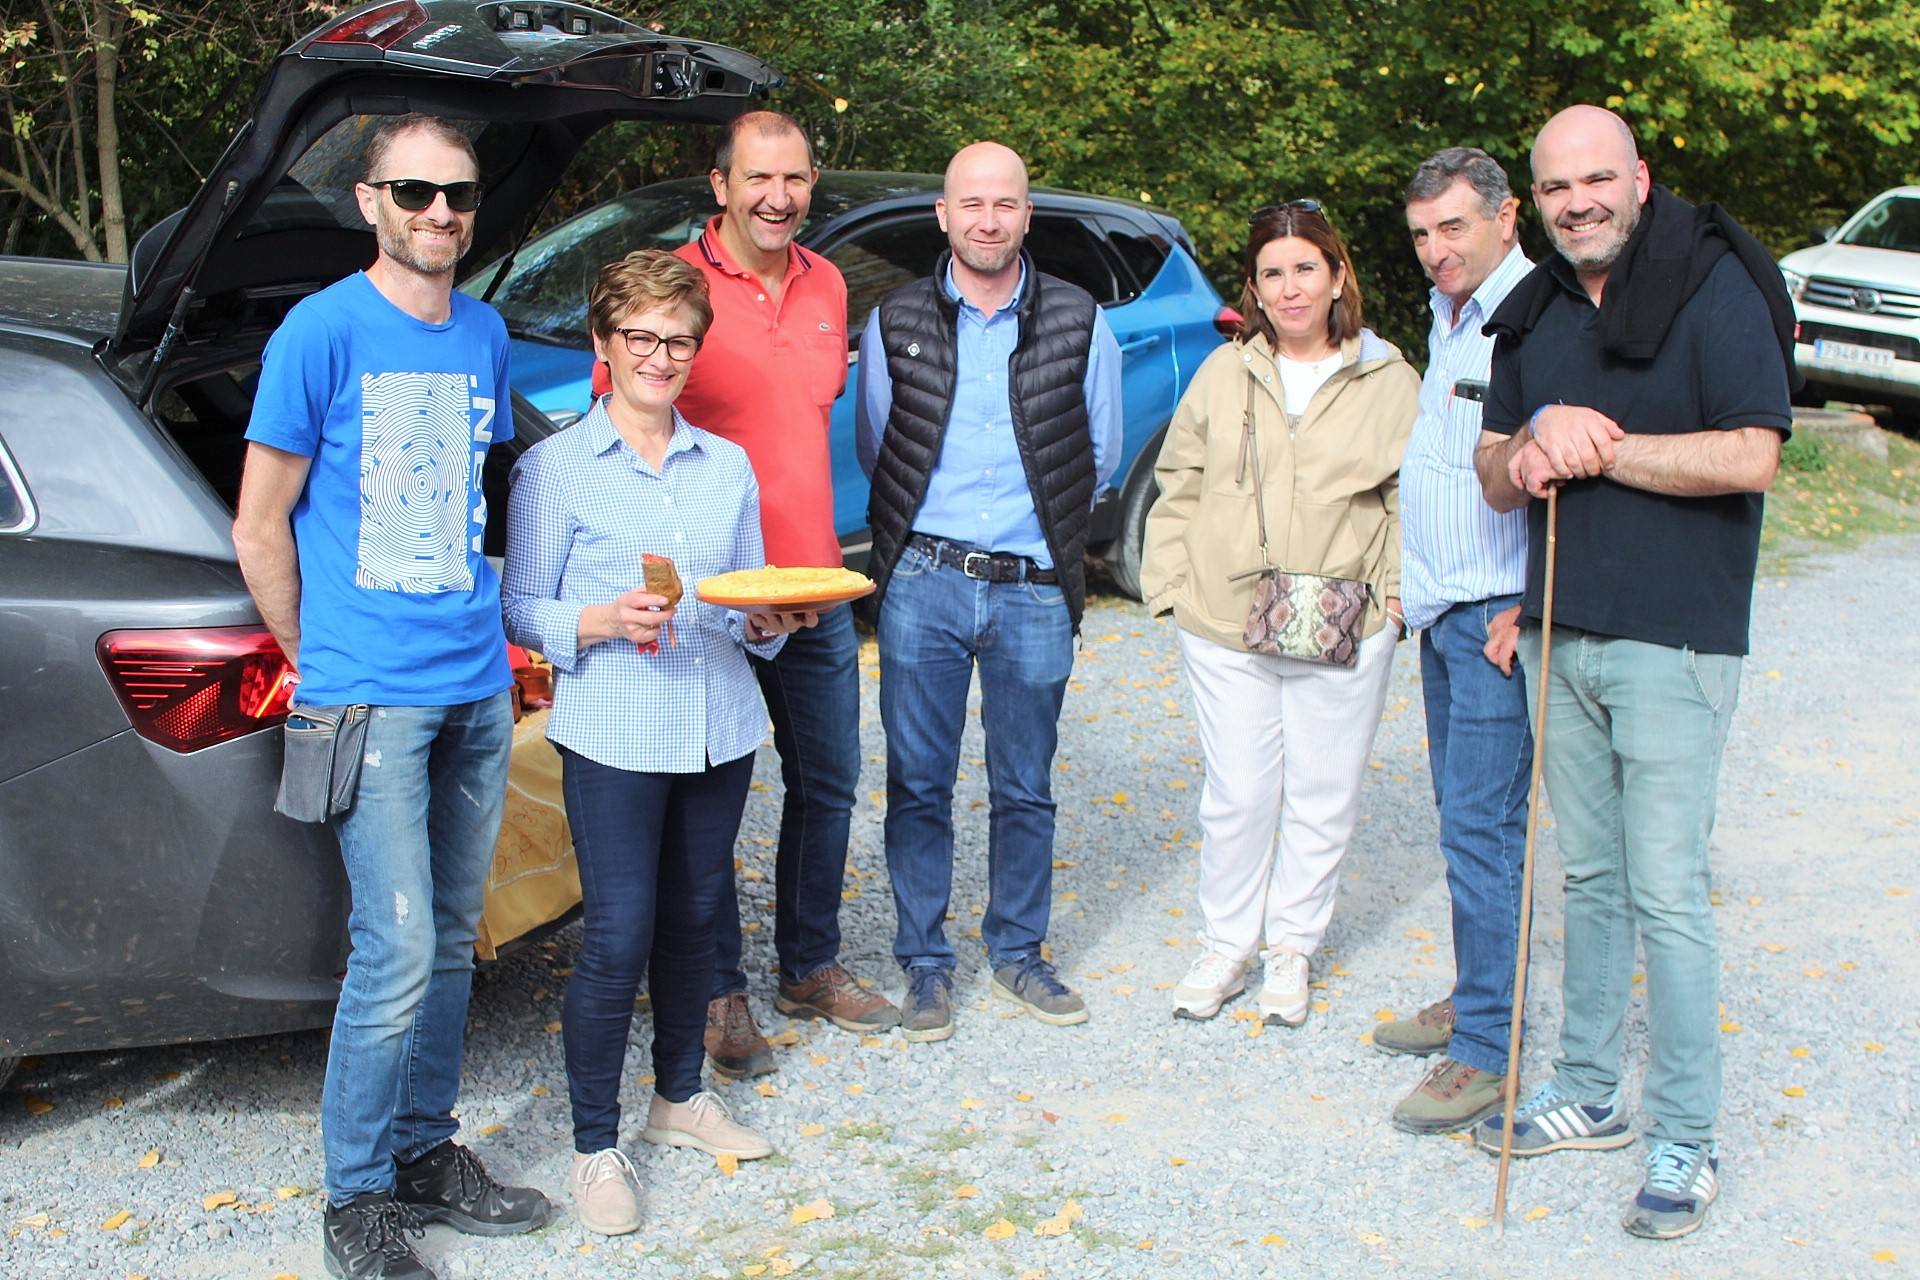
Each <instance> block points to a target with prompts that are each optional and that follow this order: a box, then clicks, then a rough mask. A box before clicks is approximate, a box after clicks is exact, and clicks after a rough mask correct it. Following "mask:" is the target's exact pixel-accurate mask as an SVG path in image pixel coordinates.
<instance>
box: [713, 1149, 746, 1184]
mask: <svg viewBox="0 0 1920 1280" xmlns="http://www.w3.org/2000/svg"><path fill="white" fill-rule="evenodd" d="M713 1162H714V1163H715V1164H716V1165H718V1166H720V1172H722V1173H724V1174H726V1175H727V1176H728V1177H729V1178H731V1177H732V1176H733V1175H734V1174H736V1173H738V1172H740V1157H739V1156H737V1155H735V1154H733V1152H731V1151H722V1152H720V1153H718V1154H717V1155H715V1156H714V1157H713Z"/></svg>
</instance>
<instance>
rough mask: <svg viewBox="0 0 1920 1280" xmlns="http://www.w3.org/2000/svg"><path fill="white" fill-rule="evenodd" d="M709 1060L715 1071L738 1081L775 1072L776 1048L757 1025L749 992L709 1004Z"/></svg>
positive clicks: (729, 996)
mask: <svg viewBox="0 0 1920 1280" xmlns="http://www.w3.org/2000/svg"><path fill="white" fill-rule="evenodd" d="M705 1038H706V1045H707V1058H708V1059H709V1060H710V1061H711V1062H712V1063H713V1069H714V1070H715V1071H717V1072H719V1073H720V1074H721V1075H723V1076H729V1077H731V1078H733V1079H735V1080H739V1079H743V1078H744V1077H747V1076H764V1075H768V1074H770V1073H772V1072H773V1071H774V1070H775V1068H774V1065H773V1047H772V1046H771V1045H769V1044H768V1043H767V1038H766V1037H765V1036H763V1035H761V1034H760V1028H759V1027H757V1026H755V1025H754V1024H753V1010H751V1009H749V1008H748V1007H747V993H746V992H744V991H736V992H734V993H733V994H732V995H728V996H720V997H718V998H717V999H714V1000H711V1001H709V1002H708V1003H707V1031H706V1037H705Z"/></svg>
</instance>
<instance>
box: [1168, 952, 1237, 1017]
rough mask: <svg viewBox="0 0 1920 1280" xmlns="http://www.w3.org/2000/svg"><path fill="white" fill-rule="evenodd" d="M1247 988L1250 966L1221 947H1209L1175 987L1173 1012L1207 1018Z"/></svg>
mask: <svg viewBox="0 0 1920 1280" xmlns="http://www.w3.org/2000/svg"><path fill="white" fill-rule="evenodd" d="M1246 989H1247V966H1246V965H1245V964H1243V963H1241V962H1240V961H1238V960H1229V959H1228V958H1227V957H1226V956H1223V955H1221V954H1220V953H1219V952H1218V951H1214V950H1211V949H1209V950H1206V951H1202V952H1201V953H1200V958H1199V959H1198V960H1195V961H1194V962H1193V966H1192V967H1191V968H1189V969H1188V970H1187V976H1186V977H1184V978H1182V979H1180V985H1179V986H1177V987H1175V988H1174V989H1173V1016H1174V1017H1176V1018H1192V1019H1193V1020H1195V1021H1196V1022H1204V1021H1205V1020H1206V1019H1208V1018H1211V1017H1212V1016H1213V1015H1214V1014H1216V1013H1219V1012H1220V1006H1221V1005H1223V1004H1225V1003H1226V1002H1227V1001H1229V1000H1231V999H1233V998H1234V997H1235V996H1237V995H1239V994H1240V993H1241V992H1242V991H1245V990H1246Z"/></svg>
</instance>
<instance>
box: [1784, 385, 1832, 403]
mask: <svg viewBox="0 0 1920 1280" xmlns="http://www.w3.org/2000/svg"><path fill="white" fill-rule="evenodd" d="M1831 399H1833V397H1832V396H1831V395H1829V394H1828V393H1827V389H1826V388H1825V387H1823V386H1821V385H1820V384H1819V383H1817V382H1808V383H1807V384H1806V385H1805V386H1803V387H1801V388H1800V389H1799V390H1798V391H1796V392H1794V393H1793V396H1792V400H1793V403H1794V405H1795V406H1796V407H1798V408H1801V409H1824V408H1826V407H1827V401H1829V400H1831Z"/></svg>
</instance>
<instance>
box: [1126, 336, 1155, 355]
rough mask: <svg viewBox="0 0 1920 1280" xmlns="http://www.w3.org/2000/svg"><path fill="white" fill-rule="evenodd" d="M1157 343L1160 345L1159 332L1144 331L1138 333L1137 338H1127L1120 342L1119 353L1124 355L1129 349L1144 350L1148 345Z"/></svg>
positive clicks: (1153, 345) (1151, 345) (1152, 345)
mask: <svg viewBox="0 0 1920 1280" xmlns="http://www.w3.org/2000/svg"><path fill="white" fill-rule="evenodd" d="M1159 345H1160V335H1159V334H1157V333H1146V334H1142V335H1140V336H1139V337H1137V338H1128V339H1127V340H1126V341H1125V342H1123V343H1121V344H1120V354H1121V355H1125V354H1127V352H1129V351H1145V350H1146V349H1147V348H1148V347H1157V346H1159Z"/></svg>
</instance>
